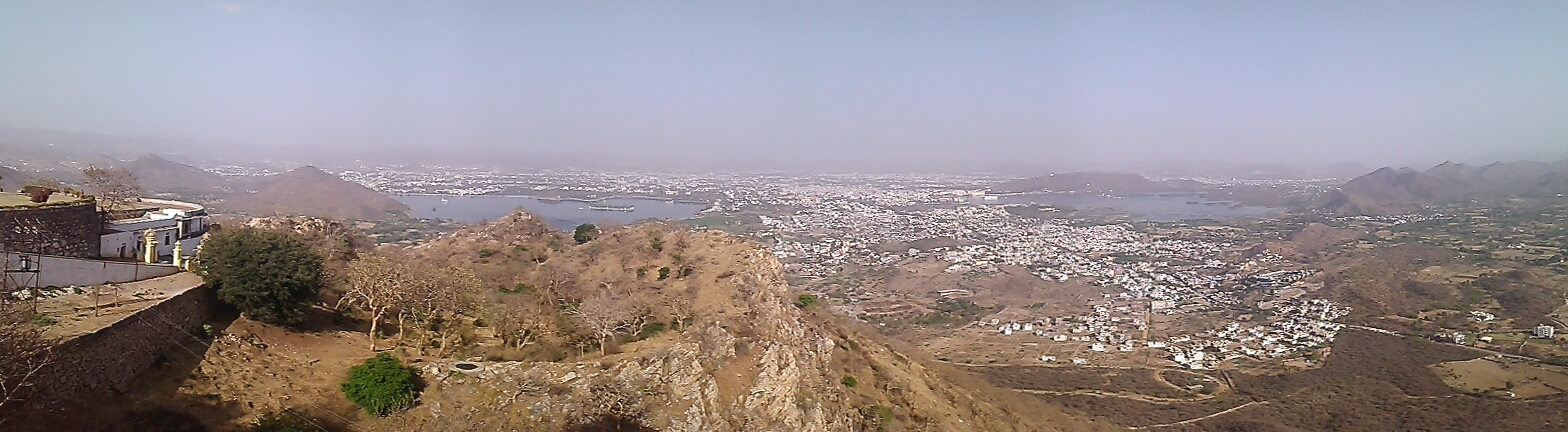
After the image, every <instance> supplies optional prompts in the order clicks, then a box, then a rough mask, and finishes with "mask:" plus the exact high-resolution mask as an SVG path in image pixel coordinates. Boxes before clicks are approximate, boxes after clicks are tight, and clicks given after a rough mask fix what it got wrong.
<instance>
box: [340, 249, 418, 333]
mask: <svg viewBox="0 0 1568 432" xmlns="http://www.w3.org/2000/svg"><path fill="white" fill-rule="evenodd" d="M347 273H348V292H347V293H344V294H343V298H342V299H340V300H338V304H337V309H338V310H342V309H343V307H344V306H348V307H352V308H357V309H361V310H363V311H365V313H366V314H368V315H370V351H372V352H374V351H375V350H376V339H377V338H378V337H379V335H377V334H376V328H377V327H378V326H379V325H380V323H381V321H382V320H384V319H386V317H387V314H388V313H389V312H391V311H393V310H398V309H400V308H402V307H403V306H404V305H405V303H406V299H408V298H409V297H410V291H411V288H412V287H413V286H414V285H416V283H417V282H416V281H415V280H414V279H415V277H414V274H413V273H412V272H411V271H410V270H409V268H408V266H407V265H404V264H403V263H401V262H398V261H396V260H393V259H391V258H388V257H385V256H381V255H371V256H366V257H362V258H360V259H357V260H354V261H351V262H349V263H348V272H347ZM401 331H402V330H401V329H400V330H399V332H401Z"/></svg>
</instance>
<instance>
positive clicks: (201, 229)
mask: <svg viewBox="0 0 1568 432" xmlns="http://www.w3.org/2000/svg"><path fill="white" fill-rule="evenodd" d="M140 204H141V205H142V207H143V209H145V210H146V211H145V212H142V213H141V214H140V215H138V216H136V217H132V218H128V219H115V220H108V221H105V222H104V224H103V230H102V231H100V236H99V255H100V256H102V257H104V258H121V259H137V260H141V261H145V262H161V261H166V260H167V261H172V259H173V257H174V255H175V253H174V250H175V249H176V248H178V249H179V250H180V255H181V256H183V257H192V256H195V254H196V246H197V245H199V244H201V240H202V237H203V236H205V235H206V234H207V227H208V221H207V209H206V208H205V207H202V206H200V205H196V204H191V203H187V202H180V201H170V200H159V199H150V198H142V200H141V203H140ZM139 211H140V210H139ZM149 244H151V247H152V250H153V252H154V253H153V254H152V257H151V259H148V257H147V253H146V251H147V248H148V245H149ZM166 258H167V259H166Z"/></svg>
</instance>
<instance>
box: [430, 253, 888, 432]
mask: <svg viewBox="0 0 1568 432" xmlns="http://www.w3.org/2000/svg"><path fill="white" fill-rule="evenodd" d="M743 259H744V261H745V263H746V270H745V271H743V272H740V274H738V275H737V276H736V277H734V278H732V280H733V285H732V286H730V287H728V288H730V289H732V290H733V293H734V295H733V297H734V298H736V299H738V300H740V302H739V304H744V305H745V306H744V309H745V310H743V311H736V312H739V313H737V314H734V315H730V316H728V317H724V318H720V319H717V320H705V321H704V322H699V323H694V324H693V326H692V327H691V328H689V329H687V330H686V331H685V332H683V334H681V335H680V336H679V337H678V338H675V339H674V340H672V341H670V342H669V343H667V344H663V345H660V346H656V347H651V348H648V349H639V350H638V351H636V352H631V353H625V354H621V355H617V356H612V357H611V358H607V359H604V360H602V361H599V362H590V363H536V364H525V363H519V362H506V363H495V364H490V365H487V366H486V368H485V370H484V371H483V372H481V373H480V374H479V375H477V376H474V377H463V376H448V375H447V374H446V373H445V371H446V370H448V369H449V368H450V365H449V364H445V363H435V364H429V365H426V366H425V368H424V369H425V371H426V376H444V378H440V379H436V380H434V381H433V382H432V383H431V384H432V387H433V388H434V390H435V391H437V392H440V393H442V394H441V395H440V396H435V397H433V398H431V397H427V399H426V401H425V402H424V406H427V407H428V409H429V410H430V411H429V417H428V420H426V421H427V422H426V423H424V424H423V425H421V428H420V430H448V429H449V428H454V427H457V428H461V427H467V426H469V425H482V426H483V427H482V428H481V429H492V428H495V429H509V428H517V427H521V426H522V425H521V424H518V423H509V422H511V421H520V422H522V423H526V424H528V425H529V426H528V427H532V428H536V429H538V430H561V429H562V428H567V427H574V425H575V426H580V425H587V424H597V423H601V422H611V423H614V422H621V421H626V422H629V423H634V424H637V425H639V426H640V427H646V428H653V429H657V430H670V431H692V432H697V431H767V430H776V431H838V430H854V429H856V428H857V427H858V426H859V422H861V421H862V419H861V416H860V415H859V413H858V412H855V411H854V410H853V409H849V410H846V409H843V407H841V404H840V402H841V401H843V400H845V399H846V397H847V395H846V392H847V390H846V389H845V388H844V386H843V385H842V384H840V383H838V380H839V378H837V377H836V376H831V375H829V374H827V373H824V372H825V371H827V370H830V369H831V366H830V363H831V360H832V357H833V354H834V346H835V343H834V342H833V339H832V338H831V337H829V336H828V335H827V334H825V333H823V332H822V331H821V330H820V329H818V328H817V327H816V326H814V325H812V324H810V323H808V321H807V320H806V319H805V317H804V316H803V313H802V311H801V310H800V309H799V308H796V307H794V306H793V305H792V304H791V303H790V301H788V300H787V299H788V296H789V293H790V291H789V289H788V287H787V286H785V285H784V283H783V278H782V273H781V267H780V265H779V263H778V261H777V260H775V259H773V257H772V256H771V255H768V254H766V253H764V252H762V251H753V252H752V253H749V254H747V256H745V257H744V258H743ZM475 395H484V396H486V397H482V398H473V397H472V396H475ZM472 402H488V403H489V404H487V405H490V406H488V407H487V408H489V409H490V410H494V411H526V412H528V413H529V414H530V415H528V416H526V418H519V416H496V415H490V414H488V413H486V412H485V411H487V410H485V409H484V408H481V407H470V406H469V405H468V404H469V403H472ZM474 408H479V409H480V414H473V413H472V412H471V411H472V410H473V409H474ZM494 411H492V412H494ZM419 417H423V416H419ZM546 424H548V425H550V426H548V427H542V425H546ZM634 430H635V429H634Z"/></svg>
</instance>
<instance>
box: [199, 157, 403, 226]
mask: <svg viewBox="0 0 1568 432" xmlns="http://www.w3.org/2000/svg"><path fill="white" fill-rule="evenodd" d="M235 186H236V189H242V191H241V192H239V193H238V194H236V195H235V196H234V197H232V198H230V199H229V200H227V201H226V202H224V203H222V204H220V205H219V206H220V207H222V208H223V209H225V210H229V211H239V212H244V213H249V214H252V215H262V216H264V215H271V214H275V213H281V214H297V215H305V216H316V217H330V218H334V219H355V220H381V219H385V218H387V217H389V216H392V215H395V214H398V213H402V212H407V211H408V210H409V209H408V206H406V205H403V203H401V202H398V201H397V200H395V199H392V198H390V197H387V196H386V195H382V194H380V193H378V192H376V191H374V190H371V189H370V188H367V187H364V186H361V185H359V184H355V183H352V182H349V181H347V180H343V179H342V178H339V177H338V176H335V175H332V174H329V173H327V172H325V171H322V170H320V169H318V168H316V167H312V166H305V167H300V168H298V169H295V170H293V171H289V172H286V173H283V174H278V175H273V176H267V177H263V178H260V179H254V180H246V181H243V182H240V183H238V184H236V185H235Z"/></svg>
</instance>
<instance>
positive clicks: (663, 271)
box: [659, 267, 670, 280]
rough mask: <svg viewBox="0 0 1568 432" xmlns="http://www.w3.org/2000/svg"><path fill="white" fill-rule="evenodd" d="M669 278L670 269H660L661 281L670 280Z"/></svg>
mask: <svg viewBox="0 0 1568 432" xmlns="http://www.w3.org/2000/svg"><path fill="white" fill-rule="evenodd" d="M669 278H670V268H669V267H659V280H665V279H669Z"/></svg>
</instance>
